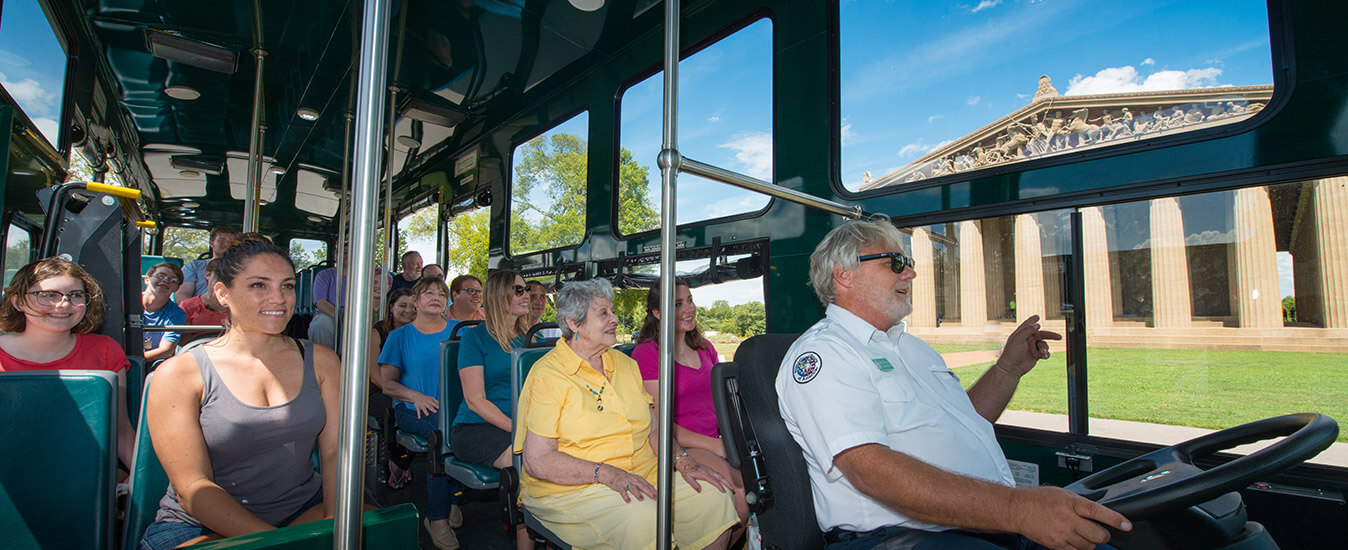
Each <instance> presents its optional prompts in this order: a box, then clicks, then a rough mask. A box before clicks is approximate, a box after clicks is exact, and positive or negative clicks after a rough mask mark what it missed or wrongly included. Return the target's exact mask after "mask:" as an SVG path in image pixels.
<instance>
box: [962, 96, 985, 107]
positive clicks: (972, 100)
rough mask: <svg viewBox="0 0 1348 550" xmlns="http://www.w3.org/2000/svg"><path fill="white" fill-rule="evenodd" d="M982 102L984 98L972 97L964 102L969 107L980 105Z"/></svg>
mask: <svg viewBox="0 0 1348 550" xmlns="http://www.w3.org/2000/svg"><path fill="white" fill-rule="evenodd" d="M982 100H983V96H977V95H971V96H969V99H966V100H964V102H965V103H967V104H969V105H978V102H979V101H982Z"/></svg>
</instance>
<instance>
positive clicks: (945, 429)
mask: <svg viewBox="0 0 1348 550" xmlns="http://www.w3.org/2000/svg"><path fill="white" fill-rule="evenodd" d="M903 240H904V238H903V234H902V233H900V232H899V230H898V229H897V228H895V227H894V225H893V224H891V223H890V222H889V220H888V219H887V218H884V217H877V218H875V219H870V220H863V221H854V222H848V223H845V224H843V225H840V226H838V227H837V228H835V229H834V230H833V231H830V232H829V234H828V235H826V236H825V237H824V240H823V241H821V242H820V243H819V245H818V246H817V247H816V248H815V250H814V253H812V254H811V255H810V283H811V284H812V285H813V286H814V291H815V294H817V295H818V297H819V301H820V302H822V303H823V305H824V306H825V307H826V308H827V309H826V316H825V318H824V319H823V320H821V321H819V322H818V323H815V324H814V326H812V327H810V329H809V330H807V331H805V333H804V334H802V335H801V337H800V338H799V339H797V340H796V342H795V343H794V344H792V346H791V348H790V349H788V350H787V353H786V357H785V358H784V359H783V360H782V365H781V367H780V369H779V370H778V372H777V379H776V388H777V394H778V397H779V402H778V405H779V408H780V412H781V414H782V420H783V421H784V422H785V423H786V428H787V430H788V431H789V432H791V436H792V437H793V438H794V439H795V441H796V442H797V443H799V444H800V447H801V450H802V451H804V458H805V464H806V467H807V470H808V473H809V476H810V486H811V488H812V490H813V492H814V498H813V502H814V507H815V517H816V520H817V521H818V522H819V528H820V530H821V531H823V533H824V538H825V540H826V541H827V542H828V548H829V549H830V550H843V549H846V550H852V549H860V548H913V549H916V550H926V549H929V548H930V549H934V548H983V549H989V550H991V549H996V548H1016V549H1024V548H1042V547H1044V546H1047V547H1050V548H1093V547H1095V545H1097V544H1103V543H1105V542H1106V541H1108V540H1109V531H1108V530H1106V526H1108V527H1112V528H1114V529H1120V530H1123V531H1127V530H1129V529H1130V528H1131V525H1130V524H1129V523H1128V521H1127V520H1126V519H1124V517H1123V516H1121V515H1119V514H1118V513H1117V512H1114V511H1113V510H1110V509H1109V508H1106V507H1104V506H1101V505H1099V504H1097V503H1095V502H1092V501H1090V500H1087V499H1085V498H1082V497H1081V496H1078V495H1076V494H1073V493H1070V492H1068V491H1065V490H1063V489H1060V488H1055V487H1027V488H1017V487H1016V483H1015V479H1014V478H1013V477H1012V475H1011V468H1010V467H1009V466H1008V464H1007V461H1006V456H1005V455H1004V454H1003V453H1002V449H1001V447H1000V446H999V445H998V443H997V437H996V434H995V433H994V432H993V426H992V423H993V422H995V421H996V420H997V418H998V417H999V416H1000V415H1001V414H1002V411H1003V410H1004V409H1005V408H1006V404H1007V403H1008V402H1009V401H1010V400H1011V396H1012V394H1013V393H1015V390H1016V386H1017V385H1018V384H1019V382H1020V378H1021V377H1022V376H1024V375H1025V374H1026V373H1028V372H1029V371H1030V370H1031V369H1033V368H1034V366H1035V364H1036V363H1038V361H1039V360H1040V359H1047V358H1048V356H1049V348H1048V340H1059V339H1061V338H1062V337H1061V336H1059V335H1058V334H1056V333H1053V332H1049V331H1046V330H1041V329H1040V326H1039V316H1037V315H1031V316H1029V318H1028V319H1026V320H1025V321H1024V322H1023V323H1021V324H1020V326H1018V327H1016V329H1015V330H1013V331H1012V332H1011V336H1010V337H1008V338H1007V340H1006V346H1005V347H1004V348H1003V349H1002V353H1001V355H1000V357H998V359H997V361H996V362H995V363H993V365H992V367H990V368H989V369H988V370H987V372H986V373H984V374H983V375H982V376H981V377H979V379H978V381H977V382H975V383H974V384H973V386H971V387H970V388H969V389H968V390H967V391H966V390H965V389H964V388H963V387H962V386H961V385H960V382H959V378H958V377H957V376H956V375H955V373H954V372H952V371H951V370H950V369H949V368H947V367H946V364H945V360H944V359H942V358H941V355H940V354H938V353H937V352H936V350H934V349H932V347H931V346H929V345H927V343H926V342H923V341H922V340H921V339H920V338H918V337H916V336H914V335H912V334H909V333H908V332H907V325H906V324H905V323H904V322H903V318H904V317H907V316H908V314H909V313H911V312H912V310H913V304H912V298H911V296H910V293H911V291H912V281H913V278H914V277H917V276H918V273H917V272H916V271H915V270H914V269H913V262H912V260H911V257H910V256H908V255H907V254H905V253H904V252H903ZM972 268H974V269H982V267H981V266H972ZM1036 543H1037V544H1036ZM1039 545H1042V546H1039Z"/></svg>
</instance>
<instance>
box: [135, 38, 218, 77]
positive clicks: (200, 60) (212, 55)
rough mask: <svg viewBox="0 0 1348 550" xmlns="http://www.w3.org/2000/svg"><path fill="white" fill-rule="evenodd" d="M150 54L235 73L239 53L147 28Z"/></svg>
mask: <svg viewBox="0 0 1348 550" xmlns="http://www.w3.org/2000/svg"><path fill="white" fill-rule="evenodd" d="M145 38H146V42H148V45H149V49H150V55H153V56H155V57H158V58H160V59H167V60H169V61H174V62H177V63H182V64H185V65H191V66H193V67H199V68H202V69H207V70H211V71H215V72H217V73H225V74H234V68H235V66H236V65H237V62H238V54H237V53H236V52H234V50H229V49H225V48H222V47H220V46H216V45H215V44H208V43H206V42H201V41H198V40H192V39H190V38H184V37H182V36H178V35H176V34H169V33H166V32H164V31H158V30H154V29H145Z"/></svg>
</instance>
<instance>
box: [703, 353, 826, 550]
mask: <svg viewBox="0 0 1348 550" xmlns="http://www.w3.org/2000/svg"><path fill="white" fill-rule="evenodd" d="M797 336H799V335H797V334H762V335H759V336H754V337H753V338H750V339H748V340H745V341H744V342H743V343H742V344H740V347H739V349H738V350H736V351H735V362H733V363H721V364H719V365H716V367H715V368H713V369H712V371H711V372H712V375H711V376H712V399H713V401H714V402H715V404H716V419H717V423H718V425H719V427H720V430H721V437H722V442H723V443H724V444H725V447H726V460H727V461H728V462H729V463H730V465H731V466H733V467H736V468H739V471H740V474H741V475H742V476H743V477H744V490H745V500H746V501H748V503H749V509H750V510H752V511H753V512H754V513H755V514H756V516H755V517H756V519H757V521H758V526H759V529H760V530H761V533H762V536H763V548H770V549H771V548H790V549H800V550H816V549H822V548H823V547H824V537H823V534H822V533H820V531H819V522H818V520H817V519H816V518H815V515H814V494H813V492H812V491H811V488H810V476H809V473H808V470H807V469H806V466H805V456H804V454H803V453H802V452H801V450H800V445H798V444H796V440H795V439H793V438H792V437H791V433H790V432H788V431H787V430H786V423H785V422H783V421H782V416H781V413H780V409H778V408H777V388H776V387H775V381H776V379H777V371H778V369H779V368H780V366H781V364H782V359H783V358H784V357H785V356H786V350H787V349H788V348H790V347H791V344H792V343H793V342H795V341H796V337H797Z"/></svg>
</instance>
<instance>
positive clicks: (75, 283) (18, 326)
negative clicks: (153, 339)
mask: <svg viewBox="0 0 1348 550" xmlns="http://www.w3.org/2000/svg"><path fill="white" fill-rule="evenodd" d="M102 325H103V290H102V289H101V288H99V286H98V281H95V280H94V278H93V277H90V276H89V274H88V273H86V272H85V271H84V270H83V269H81V268H80V266H78V265H76V264H74V263H72V262H68V261H66V260H63V259H61V258H47V259H45V260H41V261H38V262H34V263H31V264H28V265H26V266H23V267H22V268H20V269H19V271H18V272H16V273H15V274H14V279H13V280H11V281H10V283H9V286H8V287H6V288H5V298H4V299H3V300H0V330H3V331H4V334H0V371H21V370H67V369H83V370H106V371H112V372H114V373H117V402H118V403H117V458H119V459H121V461H122V463H123V464H128V465H129V464H131V451H132V449H133V444H134V443H135V430H134V429H132V427H131V421H130V420H129V419H128V417H127V413H126V397H127V396H126V369H127V367H129V366H131V363H130V361H128V360H127V358H126V352H125V351H124V350H123V349H122V346H121V345H120V344H118V343H117V341H116V340H113V339H112V338H109V337H108V336H105V335H102V334H92V332H93V331H94V329H97V328H98V327H100V326H102ZM137 397H139V396H137Z"/></svg>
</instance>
